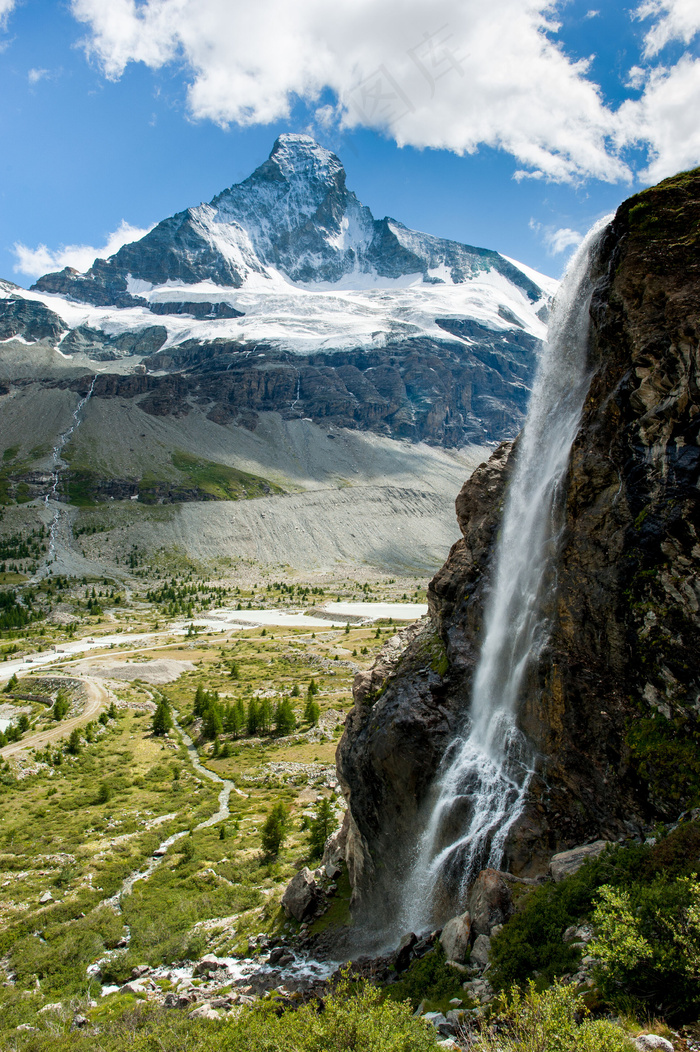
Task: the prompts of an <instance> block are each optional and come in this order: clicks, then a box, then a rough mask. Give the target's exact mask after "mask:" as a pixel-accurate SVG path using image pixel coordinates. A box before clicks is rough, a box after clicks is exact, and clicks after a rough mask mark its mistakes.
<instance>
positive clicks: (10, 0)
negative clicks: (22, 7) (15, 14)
mask: <svg viewBox="0 0 700 1052" xmlns="http://www.w3.org/2000/svg"><path fill="white" fill-rule="evenodd" d="M16 3H17V0H0V29H4V27H5V25H6V23H7V19H8V17H9V16H10V14H11V13H12V11H13V9H14V7H15V6H16Z"/></svg>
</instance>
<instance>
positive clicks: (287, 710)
mask: <svg viewBox="0 0 700 1052" xmlns="http://www.w3.org/2000/svg"><path fill="white" fill-rule="evenodd" d="M296 725H297V721H296V718H295V716H294V709H293V708H292V703H291V701H290V700H289V698H283V699H282V701H281V702H280V703H279V705H278V706H277V711H276V713H275V730H276V731H277V733H278V734H282V735H285V734H292V733H293V732H294V730H295V729H296Z"/></svg>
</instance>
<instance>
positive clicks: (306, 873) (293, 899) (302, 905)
mask: <svg viewBox="0 0 700 1052" xmlns="http://www.w3.org/2000/svg"><path fill="white" fill-rule="evenodd" d="M318 901H319V888H318V885H317V883H316V881H315V880H314V877H313V874H312V873H311V870H310V869H309V868H308V867H307V866H304V868H303V869H300V870H299V872H298V873H297V874H296V876H294V877H292V879H291V880H290V882H289V884H288V885H287V887H286V889H285V892H284V895H283V896H282V908H283V909H284V912H285V913H286V914H287V916H288V917H294V919H295V920H297V921H303V920H306V918H307V917H310V916H311V915H312V914H313V913H314V912H315V910H316V906H317V905H318Z"/></svg>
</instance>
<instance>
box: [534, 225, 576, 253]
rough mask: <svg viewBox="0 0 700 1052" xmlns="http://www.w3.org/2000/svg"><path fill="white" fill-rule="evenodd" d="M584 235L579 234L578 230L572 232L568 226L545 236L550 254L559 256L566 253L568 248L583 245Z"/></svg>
mask: <svg viewBox="0 0 700 1052" xmlns="http://www.w3.org/2000/svg"><path fill="white" fill-rule="evenodd" d="M582 238H583V234H581V233H579V231H578V230H572V229H571V228H570V227H568V226H564V227H560V228H559V230H552V231H551V232H550V233H548V234H547V235H546V236H545V239H544V240H545V244H546V245H547V248H548V250H549V252H551V254H552V255H553V256H556V255H558V254H559V253H560V252H565V251H566V249H567V248H575V247H576V246H577V245H580V244H581V239H582Z"/></svg>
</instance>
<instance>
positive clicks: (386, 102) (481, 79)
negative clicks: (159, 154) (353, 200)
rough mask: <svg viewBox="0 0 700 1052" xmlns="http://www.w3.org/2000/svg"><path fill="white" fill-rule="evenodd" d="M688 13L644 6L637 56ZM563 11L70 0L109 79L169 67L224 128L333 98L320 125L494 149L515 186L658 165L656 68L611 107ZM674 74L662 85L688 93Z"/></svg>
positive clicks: (493, 3) (676, 30) (388, 3)
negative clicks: (633, 160)
mask: <svg viewBox="0 0 700 1052" xmlns="http://www.w3.org/2000/svg"><path fill="white" fill-rule="evenodd" d="M0 2H1V0H0ZM694 5H695V6H697V0H642V2H641V3H640V4H639V5H638V7H637V9H636V11H635V12H633V14H634V15H635V17H639V18H644V19H650V20H651V23H652V24H651V25H650V26H649V28H648V29H647V32H646V36H645V48H646V52H645V54H646V57H647V58H649V57H653V55H655V54H656V53H657V52H658V51H659V50H660V49H661V48H662V47H663V46H664V44H665V43H666V42H668V41H670V40H672V39H674V40H675V39H680V40H683V41H687V40H689V39H691V38H692V35H693V33H694V32H695V30H694V29H693V26H694V25H695V23H696V22H697V21H698V16H696V15H695V14H694V12H693V10H692V8H693V6H694ZM560 6H563V0H490V2H489V3H488V4H484V3H483V2H482V0H382V2H381V3H377V2H376V0H334V2H333V3H332V4H329V3H328V2H327V0H296V2H295V3H293V4H291V3H289V0H257V2H256V3H254V4H245V3H243V2H242V0H238V2H232V0H141V2H139V3H137V2H136V0H110V3H108V4H106V3H104V0H72V11H73V14H74V15H75V17H76V18H77V19H78V20H79V21H81V22H82V23H84V24H85V25H86V26H87V36H86V38H85V41H84V46H85V48H86V50H87V52H88V54H89V55H90V56H91V57H92V58H93V59H94V60H95V61H96V62H97V63H98V64H99V65H100V66H101V67H102V69H103V71H104V73H105V75H106V76H107V77H109V78H112V79H118V78H119V77H120V76H121V75H122V73H123V72H124V70H125V69H126V67H127V65H128V64H129V63H130V62H143V63H145V64H146V65H147V66H149V67H150V68H152V69H159V68H161V67H163V66H165V65H166V64H168V63H171V62H177V63H180V64H181V65H182V66H183V68H184V69H186V70H187V71H188V74H189V78H190V79H189V87H188V104H189V108H190V111H191V113H192V116H193V117H195V118H197V119H208V120H212V121H215V122H216V123H218V124H220V125H222V126H224V125H227V124H229V123H237V124H239V125H248V124H256V123H269V122H272V121H277V120H280V119H284V118H285V117H286V116H288V114H289V112H290V108H291V105H292V104H293V102H294V100H295V99H297V98H304V99H305V100H306V101H307V102H310V103H311V104H314V103H315V102H317V101H320V96H321V94H322V92H324V91H325V90H328V89H330V90H331V91H332V92H333V93H334V95H335V98H336V100H337V101H336V104H335V105H334V106H333V107H331V108H330V109H329V108H328V106H324V107H322V108H321V109H320V110H319V111H318V117H319V119H320V120H322V121H325V122H326V123H328V122H332V121H335V122H336V123H337V124H339V125H340V126H341V127H346V128H351V127H354V126H358V125H364V126H368V127H374V128H380V129H384V130H385V131H386V132H387V133H388V134H390V135H391V136H392V137H393V138H394V139H395V140H396V142H397V143H399V144H400V145H412V146H417V147H437V148H443V149H449V150H453V151H454V152H456V153H458V154H464V153H473V152H474V151H476V150H477V149H478V148H479V147H480V146H490V147H494V148H497V149H502V150H505V151H507V152H508V153H510V154H511V155H512V156H513V157H514V158H515V159H516V162H517V168H518V175H519V176H520V177H523V176H525V175H527V176H529V177H535V178H544V179H551V180H559V181H580V180H582V179H585V178H590V177H594V178H597V179H603V180H607V181H617V180H621V179H629V178H630V177H631V171H630V168H629V166H628V164H627V163H626V161H625V157H624V150H625V147H626V146H628V145H630V144H631V143H632V142H634V143H635V144H636V145H638V146H641V147H642V148H643V149H649V150H650V156H651V158H652V165H653V164H655V163H656V162H657V160H658V162H659V163H660V164H662V165H663V164H664V163H665V160H664V158H665V157H666V150H667V146H668V141H669V140H670V139H672V138H673V135H674V129H673V128H672V129H670V135H666V134H665V132H663V131H660V129H659V126H658V123H657V120H656V117H655V112H656V110H657V109H658V108H659V107H663V106H665V107H666V111H667V112H669V111H670V109H671V107H670V104H669V103H668V102H664V101H663V99H662V98H661V96H662V95H663V92H662V91H661V88H660V86H659V83H658V82H657V81H653V77H652V73H653V72H654V71H653V70H649V71H647V76H648V84H647V92H648V95H647V99H646V100H645V101H644V102H642V101H641V100H628V101H630V102H631V103H632V102H634V104H635V105H637V109H636V110H635V109H634V107H633V106H632V107H627V108H626V109H625V110H624V111H623V112H622V113H620V112H617V111H616V110H615V109H614V108H612V107H611V106H610V105H608V104H607V103H606V101H605V100H604V97H603V92H602V90H601V88H600V86H599V85H598V84H596V83H595V81H594V79H593V78H592V75H591V69H590V64H589V62H588V60H574V59H572V58H571V57H570V56H569V55H567V54H566V52H565V50H564V48H563V46H562V44H561V42H560V41H559V40H558V37H557V33H558V28H559V27H558V25H557V22H556V13H557V9H558V8H559V7H560ZM594 13H595V12H594V11H591V12H589V14H591V15H593V14H594ZM674 73H675V68H672V69H669V70H665V71H663V73H662V74H660V77H661V79H662V80H664V82H666V81H669V83H670V82H671V81H673V82H674V83H675V85H676V87H677V88H678V89H680V88H681V87H682V86H683V85H684V84H685V85H686V86H690V84H689V81H688V80H687V79H685V80H684V79H683V77H680V76H679V77H678V78H675V79H674ZM652 81H653V90H652ZM640 83H641V82H640ZM652 96H653V98H652ZM695 100H696V108H697V96H696V97H695ZM688 102H689V104H690V103H691V102H692V100H688ZM645 136H646V137H645ZM676 153H677V151H675V150H673V151H672V156H674V157H675V156H676ZM698 160H700V155H698ZM669 163H670V162H669ZM650 170H651V167H650Z"/></svg>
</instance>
